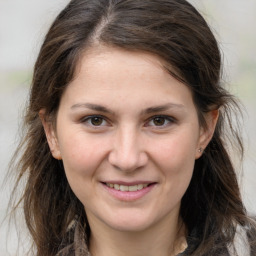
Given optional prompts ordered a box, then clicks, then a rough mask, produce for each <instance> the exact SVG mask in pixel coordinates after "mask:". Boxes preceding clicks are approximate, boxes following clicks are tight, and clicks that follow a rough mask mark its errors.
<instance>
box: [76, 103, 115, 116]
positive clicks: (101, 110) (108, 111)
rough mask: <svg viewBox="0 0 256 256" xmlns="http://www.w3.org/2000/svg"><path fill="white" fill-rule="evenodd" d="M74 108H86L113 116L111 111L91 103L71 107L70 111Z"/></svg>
mask: <svg viewBox="0 0 256 256" xmlns="http://www.w3.org/2000/svg"><path fill="white" fill-rule="evenodd" d="M76 108H88V109H91V110H95V111H99V112H103V113H108V114H113V111H111V110H109V109H108V108H106V107H104V106H101V105H98V104H92V103H78V104H75V105H73V106H72V107H71V109H72V110H73V109H76Z"/></svg>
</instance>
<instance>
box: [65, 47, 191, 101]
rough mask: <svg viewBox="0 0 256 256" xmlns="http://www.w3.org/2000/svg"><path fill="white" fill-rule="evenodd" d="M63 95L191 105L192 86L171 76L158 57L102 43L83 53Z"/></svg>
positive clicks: (97, 99)
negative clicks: (73, 76)
mask: <svg viewBox="0 0 256 256" xmlns="http://www.w3.org/2000/svg"><path fill="white" fill-rule="evenodd" d="M67 96H68V97H67ZM63 98H66V99H69V100H70V101H81V102H83V101H88V100H89V99H90V100H92V99H93V100H95V101H100V103H102V102H105V103H107V104H115V103H116V104H120V103H122V100H123V102H126V104H128V105H132V104H135V103H136V102H140V103H141V104H142V103H143V104H153V105H158V103H161V101H162V102H163V103H165V104H166V103H169V102H170V103H177V104H182V103H184V102H185V103H188V104H192V95H191V92H190V90H189V88H188V87H187V86H185V85H184V84H182V83H181V82H179V81H178V80H177V79H175V78H174V77H173V76H171V75H170V74H169V73H168V72H167V70H166V69H165V68H164V64H163V61H162V60H161V59H160V58H158V57H157V56H155V55H153V54H149V53H145V52H134V51H127V50H123V49H119V48H110V47H103V46H102V47H97V48H92V49H90V50H88V51H86V52H85V53H84V55H83V56H82V58H81V59H80V62H79V64H78V65H77V69H76V73H75V78H74V80H73V81H72V82H71V83H70V85H69V86H68V88H67V90H66V92H65V93H64V95H63ZM120 100H121V102H120ZM76 103H77V102H76ZM76 103H74V104H76Z"/></svg>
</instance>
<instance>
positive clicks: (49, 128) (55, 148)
mask: <svg viewBox="0 0 256 256" xmlns="http://www.w3.org/2000/svg"><path fill="white" fill-rule="evenodd" d="M39 117H40V119H41V122H42V124H43V127H44V132H45V135H46V138H47V142H48V145H49V148H50V150H51V153H52V156H53V157H54V158H55V159H57V160H61V159H62V158H61V153H60V149H59V143H58V139H57V136H56V131H55V129H54V127H53V123H52V122H51V121H50V120H49V118H47V117H46V114H45V109H41V110H40V111H39Z"/></svg>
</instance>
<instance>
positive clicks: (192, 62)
mask: <svg viewBox="0 0 256 256" xmlns="http://www.w3.org/2000/svg"><path fill="white" fill-rule="evenodd" d="M95 44H104V45H107V46H114V47H120V48H124V49H126V50H130V51H144V52H149V53H153V54H156V55H157V56H159V57H161V58H162V59H163V62H164V63H166V66H165V68H166V70H167V71H168V72H169V73H170V74H171V75H172V76H174V77H175V78H177V79H178V80H180V81H182V82H183V83H184V84H185V85H186V86H188V87H189V88H190V90H191V92H192V95H193V99H194V103H195V106H196V108H197V110H198V117H199V120H200V123H201V125H205V121H204V119H203V113H205V112H208V111H209V110H211V109H212V108H213V107H215V108H219V110H220V117H219V120H218V123H217V127H216V130H215V133H214V136H213V138H212V140H211V142H210V144H209V145H208V147H207V148H206V149H205V151H204V154H203V155H202V157H201V158H200V159H198V160H196V163H195V168H194V174H193V177H192V180H191V183H190V186H189V188H188V190H187V191H186V193H185V195H184V197H183V199H182V203H181V216H182V218H183V220H184V222H185V224H186V226H187V228H188V233H189V237H188V239H189V244H191V245H190V247H189V249H188V251H187V254H188V255H196V256H200V255H221V252H223V250H225V249H226V247H227V246H228V245H229V244H232V243H233V240H234V236H235V233H236V227H237V226H238V225H240V226H242V227H244V228H245V229H246V230H247V233H248V237H249V239H250V240H253V239H254V238H255V229H253V228H252V225H253V222H252V221H251V220H250V218H249V217H247V214H246V210H245V208H244V206H243V203H242V200H241V196H240V192H239V187H238V182H237V177H236V174H235V170H234V167H233V165H232V162H231V159H230V155H229V154H230V153H229V151H228V148H227V145H228V143H227V142H228V138H229V139H230V138H231V142H232V145H233V146H234V145H237V148H238V150H239V152H240V155H242V153H243V146H242V143H241V139H240V137H239V133H238V132H237V131H236V129H235V128H234V127H233V125H232V122H231V110H235V111H239V107H238V105H237V103H236V100H235V99H234V97H232V96H231V95H230V94H229V93H228V92H227V91H226V90H225V89H224V87H223V85H222V80H221V73H222V66H221V65H222V61H221V53H220V50H219V47H218V43H217V42H216V39H215V37H214V35H213V33H212V32H211V30H210V28H209V27H208V25H207V23H206V22H205V20H204V19H203V17H202V16H201V15H200V14H199V13H198V11H197V10H196V9H195V8H194V7H193V6H192V5H191V4H189V3H188V2H187V1H185V0H147V1H145V0H72V1H71V2H70V3H69V4H68V5H67V7H66V8H65V9H64V10H63V11H62V12H61V13H60V14H59V15H58V17H57V18H56V20H55V21H54V23H53V24H52V26H51V28H50V30H49V32H48V34H47V35H46V37H45V40H44V43H43V45H42V47H41V50H40V53H39V56H38V59H37V61H36V64H35V67H34V75H33V81H32V87H31V94H30V100H29V104H28V108H27V112H26V117H25V126H26V130H25V132H26V135H25V137H24V140H23V141H22V143H21V145H20V146H19V148H18V150H17V152H22V155H21V157H20V158H18V159H17V160H16V161H15V162H16V163H17V165H16V166H15V168H13V169H15V172H17V174H18V178H17V182H16V187H17V186H18V184H19V183H21V181H22V180H23V178H24V179H25V180H26V186H25V189H24V193H23V194H22V196H21V198H20V201H19V203H22V204H23V208H24V214H25V220H26V224H27V227H28V229H29V231H30V233H31V236H32V239H33V241H34V244H35V247H36V251H37V255H38V256H51V255H55V254H56V253H57V252H58V250H59V249H60V248H61V247H63V246H65V245H67V244H68V243H71V242H72V238H70V237H67V235H66V234H67V233H66V231H67V229H68V226H69V225H70V223H71V222H72V221H74V220H76V222H77V223H79V224H80V225H82V226H86V224H87V230H86V232H87V235H88V236H89V228H88V227H89V226H88V223H87V219H86V214H85V212H84V207H83V205H82V204H81V202H80V201H79V200H78V199H77V198H76V196H75V195H74V193H73V192H72V190H71V188H70V186H69V184H68V182H67V179H66V176H65V173H64V169H63V165H62V163H61V161H58V160H56V159H54V158H53V157H52V155H51V152H50V150H49V147H48V144H47V140H46V137H45V133H44V129H43V126H42V123H41V121H40V118H39V115H38V113H39V111H40V110H41V109H45V111H46V116H47V117H48V118H49V120H51V121H52V122H54V120H55V117H56V114H57V111H58V106H59V102H60V99H61V96H62V94H63V91H64V90H65V88H66V87H67V86H68V85H69V83H70V82H71V80H72V79H73V78H74V72H75V69H76V66H77V64H78V62H79V59H80V56H82V55H83V52H84V51H85V50H86V49H88V48H90V47H91V46H93V45H95ZM170 67H171V68H170ZM228 134H229V135H230V136H229V137H227V135H228ZM15 157H16V155H15ZM13 164H15V163H13ZM14 192H15V190H14ZM17 206H18V205H16V207H17ZM190 242H191V243H190ZM251 250H252V255H253V252H254V253H256V252H255V248H253V244H252V246H251ZM253 250H254V251H253Z"/></svg>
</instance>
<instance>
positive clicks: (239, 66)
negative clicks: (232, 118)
mask: <svg viewBox="0 0 256 256" xmlns="http://www.w3.org/2000/svg"><path fill="white" fill-rule="evenodd" d="M68 2H69V1H67V0H54V1H53V0H40V1H39V0H0V166H1V169H0V184H2V181H3V178H4V176H5V175H6V171H7V165H8V162H9V160H10V157H11V155H12V153H13V151H14V149H15V146H16V144H17V141H18V140H19V136H18V128H19V127H18V126H19V123H20V118H21V116H22V114H23V112H22V109H23V108H24V106H25V101H26V99H27V94H28V86H29V84H30V82H31V74H32V67H33V63H34V61H35V58H36V55H37V54H38V51H39V47H40V45H41V43H42V39H43V37H44V35H45V33H46V31H47V29H48V28H49V25H50V24H51V22H52V21H53V19H54V17H55V16H56V15H57V13H58V12H59V10H61V9H62V8H63V7H64V6H65V5H66V4H67V3H68ZM190 2H192V3H194V4H195V5H196V6H197V7H198V8H199V10H200V11H201V12H202V14H203V15H204V16H205V18H206V19H207V20H208V22H209V23H210V25H211V26H212V27H213V30H214V31H215V34H216V36H217V38H218V40H219V42H220V44H221V48H222V51H223V52H224V56H225V58H224V62H225V79H226V81H227V83H228V84H229V87H230V90H231V91H232V92H233V93H234V94H235V95H237V96H238V97H239V98H240V99H241V101H242V102H243V104H244V105H245V107H246V109H247V114H245V120H244V127H243V128H244V139H245V146H246V147H245V148H246V157H245V163H244V175H243V177H242V178H243V179H242V181H241V191H242V194H243V197H244V200H245V203H246V206H247V208H248V210H249V211H251V212H254V213H256V198H255V195H256V170H255V169H256V160H255V159H256V143H255V141H256V115H255V112H256V111H255V110H256V100H255V96H256V51H255V46H256V35H255V26H256V15H255V13H256V1H255V0H246V1H241V0H222V1H218V0H204V1H202V0H201V1H200V0H193V1H192V0H191V1H190ZM11 186H12V184H11V182H9V183H6V184H4V186H2V188H1V189H0V202H1V203H0V221H1V220H3V217H4V215H5V211H6V207H7V202H8V198H9V196H10V187H11ZM6 231H7V222H6V221H5V222H4V224H3V225H2V226H0V256H5V255H8V254H7V249H6V248H7V245H6V242H8V249H9V252H10V255H16V253H15V248H16V244H17V241H16V236H15V233H14V230H13V229H11V231H10V235H9V236H8V237H7V232H6Z"/></svg>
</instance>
